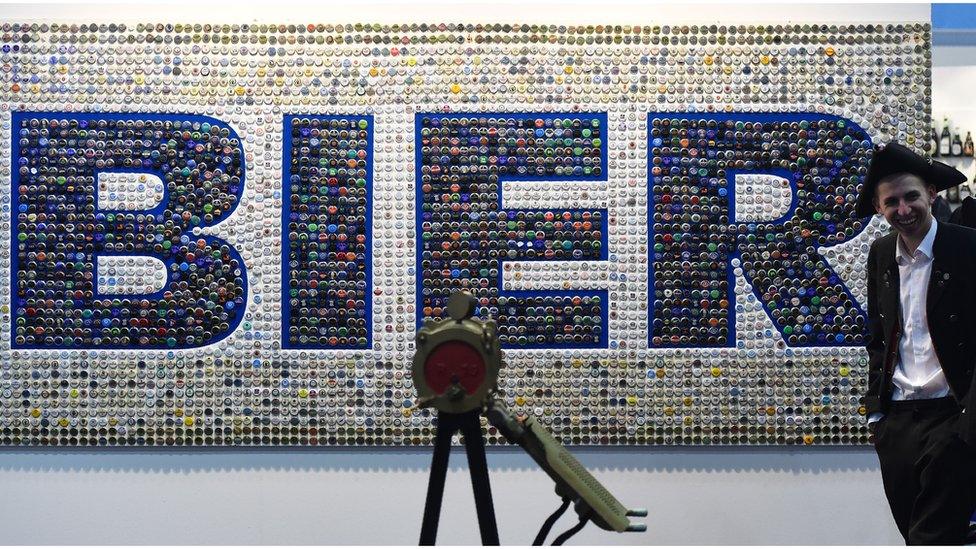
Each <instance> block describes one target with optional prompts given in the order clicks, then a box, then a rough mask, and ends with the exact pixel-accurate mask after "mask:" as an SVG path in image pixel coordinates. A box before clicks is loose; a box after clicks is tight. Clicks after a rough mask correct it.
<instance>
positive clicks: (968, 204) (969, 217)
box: [949, 196, 976, 229]
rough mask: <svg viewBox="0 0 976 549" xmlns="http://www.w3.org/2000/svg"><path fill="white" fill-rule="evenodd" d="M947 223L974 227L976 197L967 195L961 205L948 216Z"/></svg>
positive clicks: (975, 222) (975, 225) (975, 220)
mask: <svg viewBox="0 0 976 549" xmlns="http://www.w3.org/2000/svg"><path fill="white" fill-rule="evenodd" d="M949 223H953V224H955V225H962V226H963V227H971V228H974V229H976V199H974V198H973V197H971V196H967V197H966V199H965V200H963V201H962V205H960V206H959V207H958V208H956V211H954V212H952V215H950V216H949Z"/></svg>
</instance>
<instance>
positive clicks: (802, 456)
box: [0, 0, 976, 545]
mask: <svg viewBox="0 0 976 549" xmlns="http://www.w3.org/2000/svg"><path fill="white" fill-rule="evenodd" d="M352 5H354V7H350V6H316V7H314V8H312V7H309V6H305V7H296V6H294V5H288V4H280V3H272V4H267V5H266V6H265V7H257V8H253V7H241V6H237V5H234V4H230V3H217V4H215V3H213V2H207V3H199V2H194V3H189V2H183V3H178V4H176V5H174V4H169V5H167V6H159V5H156V6H145V5H139V6H138V7H135V6H133V5H129V4H113V5H105V4H87V5H86V4H73V5H58V4H49V5H31V6H25V5H3V6H0V20H4V21H42V20H58V21H86V22H90V21H94V22H102V21H105V22H108V21H121V20H124V21H143V22H145V21H179V22H187V21H189V22H194V21H201V20H202V21H207V22H234V21H251V20H255V19H259V20H263V21H275V22H282V21H286V22H287V21H296V20H300V21H328V22H332V23H336V22H346V21H352V22H362V21H368V22H372V21H379V22H392V21H424V22H440V21H446V20H450V21H472V22H494V21H503V22H527V23H534V22H546V23H571V22H573V23H576V22H586V23H594V24H596V23H604V24H605V23H618V22H619V23H627V24H650V23H675V22H692V21H694V22H701V21H715V22H723V23H729V22H750V23H760V22H775V23H779V22H787V21H790V22H793V21H797V22H803V21H817V22H866V21H872V22H877V21H882V22H884V21H906V20H913V21H917V20H928V18H929V5H928V4H897V5H887V4H885V5H879V4H871V5H864V4H861V5H856V4H829V5H787V6H781V5H775V4H762V5H758V4H731V3H726V4H722V5H691V6H689V5H688V4H686V3H683V4H682V5H680V6H673V5H671V6H669V5H666V4H659V3H648V2H642V3H640V4H636V3H626V4H625V3H620V2H617V3H609V4H608V3H600V4H599V8H597V7H596V6H597V4H596V3H595V2H568V3H566V2H563V3H560V4H559V7H558V9H555V7H554V6H555V4H554V3H552V2H549V3H545V4H529V3H527V2H524V1H521V2H514V1H511V0H506V1H495V2H491V3H480V4H479V3H460V4H459V3H452V4H450V5H449V6H450V7H447V6H448V5H447V4H434V3H429V2H428V3H411V4H410V5H409V8H408V9H407V8H404V7H403V6H404V4H394V3H389V2H387V3H381V2H364V1H362V0H360V1H357V2H355V3H352V4H351V6H352ZM936 59H937V60H939V59H940V56H939V55H937V56H936ZM942 70H943V69H942V68H938V69H936V70H935V71H934V77H933V78H934V80H935V88H936V90H935V91H934V93H933V95H934V97H935V98H936V99H937V103H938V102H940V101H941V99H940V98H941V97H943V92H942V88H944V87H945V86H946V84H944V82H948V81H949V80H948V79H950V78H955V77H956V76H954V75H955V73H943V72H941V71H942ZM969 70H970V71H972V69H969ZM945 74H950V76H945ZM973 74H976V73H973V72H969V73H968V76H967V77H966V78H969V79H970V80H969V82H973V79H972V78H973ZM973 89H976V88H974V86H972V85H967V86H964V87H960V88H959V89H958V90H957V91H958V95H955V96H953V97H958V98H959V102H960V105H965V106H966V108H968V102H966V101H965V100H964V99H963V98H964V97H965V95H964V94H966V93H967V92H968V91H969V90H973ZM937 108H938V107H937ZM970 112H972V111H970ZM967 127H968V126H967ZM972 127H974V128H976V125H973V126H972ZM456 452H457V453H456V454H455V459H454V461H453V467H452V469H451V472H450V473H449V476H448V480H447V491H446V495H445V507H444V512H443V515H442V521H441V535H440V537H439V540H440V541H441V542H442V543H450V544H477V543H478V542H479V539H478V535H477V526H476V518H475V512H474V504H473V501H472V497H471V492H470V482H469V480H468V473H467V469H466V463H465V460H464V459H463V458H461V457H460V456H461V455H463V454H461V453H460V450H456ZM577 454H578V455H579V456H580V458H581V461H582V462H583V463H584V464H585V465H586V466H587V467H588V468H590V469H591V471H593V472H594V473H595V474H596V475H597V477H598V478H600V479H601V480H602V481H603V482H604V483H605V484H606V485H607V486H608V487H609V488H610V489H611V491H612V492H613V493H614V494H615V495H616V496H617V497H618V498H619V499H620V500H621V501H623V502H624V503H625V504H626V505H629V506H633V507H639V506H642V507H647V508H648V509H649V510H650V512H651V515H650V517H648V519H647V522H648V526H649V529H648V532H647V533H645V534H625V535H618V534H611V533H607V532H603V531H601V530H598V529H596V528H595V527H593V526H589V527H588V528H587V529H585V530H584V531H583V532H581V533H580V534H579V535H578V536H577V537H576V538H574V539H573V542H574V543H589V544H633V545H643V544H756V545H772V544H818V545H819V544H823V545H826V544H874V545H878V544H894V543H898V542H899V541H900V538H899V537H898V535H897V532H896V530H895V528H894V523H893V522H892V520H891V518H890V516H889V514H888V510H887V505H886V503H885V499H884V495H883V492H882V488H881V478H880V475H879V472H878V467H877V459H876V457H875V456H874V453H873V451H872V450H870V449H865V448H861V449H850V448H846V449H844V448H837V449H830V448H817V449H788V448H752V449H704V448H689V449H675V448H670V449H668V448H639V449H635V448H628V449H613V450H607V449H582V450H579V451H578V452H577ZM429 459H430V455H429V451H428V450H409V451H404V450H389V449H381V450H369V449H359V450H338V449H333V450H315V451H311V450H309V451H274V452H256V451H235V450H221V451H192V452H168V451H133V450H129V449H127V450H110V451H81V450H75V451H65V450H61V451H50V450H17V451H10V450H7V451H5V452H3V453H0V486H2V487H3V488H2V496H0V531H2V534H0V539H2V540H3V541H4V542H5V543H8V544H27V543H31V544H68V543H70V544H95V543H100V544H144V543H154V544H188V543H200V544H246V543H264V544H311V543H321V544H413V543H416V541H417V539H418V535H419V529H420V519H421V514H422V512H423V502H424V496H425V489H426V481H427V471H426V469H427V467H428V465H429ZM489 465H490V467H491V470H492V482H493V484H492V486H493V489H494V496H495V506H496V509H497V513H498V523H499V529H500V533H501V540H502V542H503V543H508V544H528V543H530V542H531V540H532V538H533V537H534V535H535V532H536V530H537V529H538V527H539V525H540V524H541V523H542V521H543V520H544V519H545V517H546V516H547V515H548V514H549V513H550V512H551V511H552V510H553V509H555V507H556V505H557V504H558V501H557V499H556V496H555V495H554V494H553V493H552V485H551V483H550V481H549V480H548V477H546V476H545V475H544V474H543V473H542V472H541V471H539V470H538V469H537V468H535V467H534V464H533V463H532V462H531V460H529V458H528V457H527V456H525V455H524V454H522V453H520V452H518V451H515V450H504V449H493V450H492V451H491V452H490V454H489ZM572 522H573V521H572V520H571V519H570V518H568V517H564V519H563V520H562V521H560V523H559V524H558V525H557V527H556V529H555V530H556V531H555V532H554V533H553V534H555V533H557V532H558V531H561V530H563V529H565V528H567V527H568V526H569V525H571V524H572ZM550 539H551V538H550Z"/></svg>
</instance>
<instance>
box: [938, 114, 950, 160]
mask: <svg viewBox="0 0 976 549" xmlns="http://www.w3.org/2000/svg"><path fill="white" fill-rule="evenodd" d="M950 154H952V136H951V135H950V134H949V117H948V116H946V117H943V118H942V134H941V135H940V136H939V156H949V155H950Z"/></svg>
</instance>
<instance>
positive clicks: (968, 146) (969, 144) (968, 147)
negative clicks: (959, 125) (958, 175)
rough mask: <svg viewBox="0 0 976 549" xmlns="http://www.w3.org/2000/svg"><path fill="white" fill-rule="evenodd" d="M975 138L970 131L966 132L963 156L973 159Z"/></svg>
mask: <svg viewBox="0 0 976 549" xmlns="http://www.w3.org/2000/svg"><path fill="white" fill-rule="evenodd" d="M974 152H976V151H974V150H973V136H972V134H970V133H969V132H968V131H967V132H966V142H965V143H963V144H962V155H963V156H969V157H972V156H973V153H974Z"/></svg>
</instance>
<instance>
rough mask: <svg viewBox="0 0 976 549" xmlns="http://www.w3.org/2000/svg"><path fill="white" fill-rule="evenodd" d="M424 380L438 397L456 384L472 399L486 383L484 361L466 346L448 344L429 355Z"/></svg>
mask: <svg viewBox="0 0 976 549" xmlns="http://www.w3.org/2000/svg"><path fill="white" fill-rule="evenodd" d="M424 378H425V379H426V381H427V385H428V386H429V387H430V388H431V389H433V390H434V392H435V393H437V394H439V395H440V394H443V393H444V392H445V391H447V389H448V388H450V386H451V385H454V384H455V383H457V384H460V385H461V387H462V388H463V389H464V391H465V392H466V393H468V394H469V395H470V394H473V393H474V392H475V391H477V390H478V387H481V384H482V383H484V381H485V361H484V359H483V358H482V357H481V353H479V352H478V351H477V350H476V349H475V348H474V347H472V346H470V345H468V344H467V343H464V342H462V341H447V342H445V343H441V344H440V345H438V346H437V347H435V348H434V350H433V351H431V353H430V354H429V355H427V362H426V363H425V364H424Z"/></svg>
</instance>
